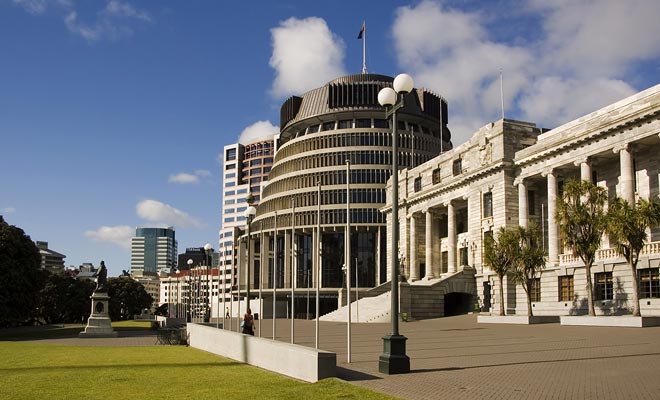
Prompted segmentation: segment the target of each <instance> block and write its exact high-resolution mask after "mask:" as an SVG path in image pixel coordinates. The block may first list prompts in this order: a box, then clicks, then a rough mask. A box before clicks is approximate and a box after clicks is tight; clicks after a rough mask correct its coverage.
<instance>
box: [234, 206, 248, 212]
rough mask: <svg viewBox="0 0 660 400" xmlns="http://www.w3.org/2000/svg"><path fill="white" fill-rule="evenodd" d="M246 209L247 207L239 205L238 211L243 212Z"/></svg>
mask: <svg viewBox="0 0 660 400" xmlns="http://www.w3.org/2000/svg"><path fill="white" fill-rule="evenodd" d="M245 210H247V207H238V208H237V209H236V212H243V211H245Z"/></svg>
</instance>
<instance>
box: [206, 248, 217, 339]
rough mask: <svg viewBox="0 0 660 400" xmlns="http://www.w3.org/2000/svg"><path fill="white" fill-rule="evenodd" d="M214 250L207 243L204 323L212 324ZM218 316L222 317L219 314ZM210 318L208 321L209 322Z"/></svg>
mask: <svg viewBox="0 0 660 400" xmlns="http://www.w3.org/2000/svg"><path fill="white" fill-rule="evenodd" d="M212 250H213V247H211V243H206V244H205V245H204V253H205V254H206V291H205V292H204V293H205V294H204V297H205V298H206V304H204V322H211V310H212V308H213V307H211V305H212V301H213V292H212V290H213V273H212V272H211V262H210V258H211V257H210V254H211V251H212ZM218 315H220V314H219V313H218ZM207 318H208V320H207ZM215 327H216V328H218V327H219V322H218V320H217V319H216V326H215Z"/></svg>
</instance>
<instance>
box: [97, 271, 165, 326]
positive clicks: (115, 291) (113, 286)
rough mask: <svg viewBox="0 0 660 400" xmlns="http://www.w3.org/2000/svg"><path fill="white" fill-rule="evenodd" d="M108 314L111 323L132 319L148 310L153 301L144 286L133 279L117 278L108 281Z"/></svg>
mask: <svg viewBox="0 0 660 400" xmlns="http://www.w3.org/2000/svg"><path fill="white" fill-rule="evenodd" d="M108 286H109V288H108V296H110V304H109V308H110V310H109V312H110V319H112V320H113V321H117V320H122V319H129V318H133V315H135V314H141V313H142V310H143V309H145V308H150V307H151V305H152V303H153V301H154V299H153V297H151V295H150V294H149V293H147V291H146V290H145V289H144V286H142V284H141V283H140V282H138V281H136V280H135V279H133V278H129V277H127V276H119V277H117V278H110V279H108Z"/></svg>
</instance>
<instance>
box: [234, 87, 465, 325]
mask: <svg viewBox="0 0 660 400" xmlns="http://www.w3.org/2000/svg"><path fill="white" fill-rule="evenodd" d="M392 82H393V78H391V77H388V76H383V75H374V74H359V75H348V76H344V77H340V78H337V79H335V80H333V81H331V82H329V83H327V84H326V85H323V86H321V87H319V88H317V89H313V90H311V91H309V92H307V93H305V94H304V95H302V96H293V97H291V98H289V99H288V100H286V101H285V102H284V104H283V105H282V107H281V111H280V135H279V138H278V141H277V143H276V148H277V152H276V154H275V162H274V164H273V167H272V170H271V171H270V174H269V175H268V184H267V185H266V186H265V188H264V190H263V192H262V198H261V203H260V204H259V207H258V208H257V216H256V218H255V219H254V222H253V226H252V229H251V231H252V236H251V246H252V250H253V251H252V252H251V254H252V260H250V262H249V265H250V277H251V279H250V285H251V287H252V288H255V289H257V288H258V287H259V283H261V284H262V289H264V290H266V292H267V293H269V294H268V295H269V296H271V298H272V292H273V290H272V288H273V286H274V285H276V286H277V287H278V288H291V284H292V281H293V285H294V288H295V291H298V292H300V295H301V297H300V298H299V301H300V303H296V307H295V309H296V310H298V312H299V313H301V315H307V310H306V305H307V304H308V302H307V301H306V299H305V298H303V296H306V295H307V293H308V288H310V287H315V284H316V282H317V280H319V281H320V286H321V299H320V301H321V313H322V314H323V313H325V312H327V311H329V310H332V309H335V308H337V306H338V300H339V303H341V299H339V293H340V290H341V288H342V287H343V286H345V283H344V272H343V269H342V267H343V266H344V263H345V260H344V247H345V246H344V235H345V234H346V229H345V228H346V222H347V187H346V185H347V183H348V185H349V190H348V192H349V193H348V199H350V203H351V204H350V225H351V234H350V243H351V259H350V260H349V262H350V265H351V267H352V268H353V269H352V271H355V269H354V268H357V271H358V278H357V284H358V286H359V287H360V288H362V289H367V288H372V287H374V286H377V285H379V284H382V283H384V282H385V281H386V280H387V278H386V254H385V253H386V251H385V249H386V245H387V244H386V242H385V239H386V231H385V217H384V215H383V214H382V213H381V211H380V208H381V207H383V206H384V205H385V185H386V182H387V180H388V179H389V177H390V175H391V166H392V128H391V126H390V120H388V119H386V116H385V109H384V108H383V107H381V106H380V105H379V104H378V92H379V91H380V89H382V88H384V87H391V86H392ZM405 100H406V105H405V107H404V108H403V109H401V110H399V111H398V113H397V116H398V122H397V125H398V128H399V129H398V132H399V152H398V157H399V163H400V165H401V167H402V168H406V167H414V166H417V165H419V164H422V163H424V162H426V161H428V160H430V159H432V158H434V157H436V156H437V155H438V154H440V153H441V152H442V151H446V150H449V149H451V147H452V144H451V141H450V138H451V134H450V132H449V129H447V126H446V124H447V122H448V117H447V103H446V102H445V101H444V100H443V99H442V98H441V97H440V96H438V95H436V94H434V93H432V92H429V91H427V90H425V89H414V90H413V91H412V92H411V93H409V94H407V95H406V96H405ZM347 161H348V162H350V165H347ZM347 169H350V171H347ZM319 185H320V191H321V194H320V202H321V204H320V221H319V220H318V219H317V215H318V213H319V212H318V209H317V207H318V205H319V203H318V202H319V195H318V190H319ZM294 207H295V219H294V218H292V216H293V215H294ZM317 224H320V227H321V237H318V236H317V233H316V226H317ZM275 226H277V235H275ZM292 229H295V238H294V239H293V241H292V237H291V236H292V235H291V231H292ZM275 237H276V240H275V241H274V243H273V239H274V238H275ZM319 241H320V242H321V258H322V260H321V265H320V271H321V274H320V276H317V273H316V271H317V270H319V269H318V268H313V266H315V265H317V263H316V262H315V261H314V260H315V257H314V255H315V244H316V243H317V242H319ZM292 242H293V246H292ZM241 246H245V244H244V243H243V242H241ZM275 246H276V247H277V251H276V252H275V251H274V249H275ZM292 247H293V248H292ZM244 249H245V248H244ZM243 253H244V251H241V252H240V253H239V254H240V255H241V257H243ZM275 253H277V268H273V257H274V254H275ZM292 254H293V258H294V261H293V262H292ZM240 264H241V268H244V265H245V264H247V263H246V262H245V260H244V259H243V260H242V261H241V263H240ZM261 265H263V266H264V267H263V275H262V274H261V271H260V270H261V268H260V267H261ZM352 274H354V272H352ZM242 276H245V275H242ZM352 276H353V277H352V279H353V280H355V276H354V275H352ZM260 279H263V280H262V281H261V282H260ZM241 280H243V278H242V277H241ZM243 285H244V282H241V286H243ZM353 285H355V283H353ZM344 292H345V291H344ZM256 293H257V291H256V290H253V291H252V295H256ZM277 295H278V296H282V300H284V299H285V298H286V297H287V296H289V295H290V289H289V290H284V291H278V292H277ZM311 304H314V301H312V302H311ZM312 307H313V306H312Z"/></svg>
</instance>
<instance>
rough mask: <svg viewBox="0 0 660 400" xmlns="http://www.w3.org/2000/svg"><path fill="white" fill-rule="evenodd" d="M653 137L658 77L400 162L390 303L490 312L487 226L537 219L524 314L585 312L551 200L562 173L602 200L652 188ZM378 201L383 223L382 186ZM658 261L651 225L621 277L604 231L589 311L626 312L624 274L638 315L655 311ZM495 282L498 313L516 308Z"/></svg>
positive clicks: (513, 293) (577, 267)
mask: <svg viewBox="0 0 660 400" xmlns="http://www.w3.org/2000/svg"><path fill="white" fill-rule="evenodd" d="M659 135H660V85H658V86H654V87H652V88H650V89H647V90H645V91H643V92H640V93H638V94H636V95H634V96H631V97H629V98H627V99H624V100H621V101H619V102H617V103H614V104H612V105H610V106H607V107H604V108H602V109H600V110H598V111H595V112H593V113H591V114H589V115H586V116H584V117H581V118H578V119H576V120H574V121H571V122H569V123H567V124H565V125H562V126H560V127H558V128H555V129H552V130H544V129H540V128H538V127H536V126H535V125H534V124H531V123H527V122H520V121H514V120H507V119H505V120H500V121H497V122H494V123H491V124H489V125H487V126H484V127H482V128H481V129H479V130H478V131H477V132H476V133H475V134H474V135H473V136H472V138H471V139H470V140H469V141H468V142H466V143H463V144H461V145H459V146H457V147H455V148H453V149H452V150H450V151H447V152H445V153H443V154H441V155H439V156H437V157H435V158H433V159H432V160H430V161H428V162H425V163H424V164H422V165H419V166H416V167H413V168H406V169H403V170H402V171H400V173H399V183H400V188H399V195H400V197H399V199H398V202H399V207H400V212H399V221H398V223H399V227H400V228H399V229H400V242H399V243H398V247H399V255H400V256H399V257H400V264H401V274H402V275H403V276H404V277H405V281H406V282H404V283H402V287H401V303H400V307H401V311H403V312H407V313H408V314H409V316H410V317H412V318H428V317H434V316H441V315H446V314H452V313H456V312H463V311H467V310H470V311H471V310H473V309H474V308H477V307H478V308H480V309H483V310H487V309H491V310H492V311H495V312H497V311H499V310H498V307H499V302H498V301H497V293H498V288H497V287H496V285H497V279H496V276H495V275H494V273H493V272H492V271H490V270H488V269H487V268H485V267H484V265H483V257H482V254H483V253H482V252H483V246H482V244H483V239H484V237H485V236H486V235H493V234H494V232H496V231H497V230H498V229H499V227H502V226H517V225H522V226H526V225H528V224H529V223H530V222H531V221H534V222H535V223H537V224H538V225H539V226H540V227H542V230H543V241H544V243H543V244H544V246H545V249H546V251H547V254H548V257H547V264H546V267H545V269H544V270H543V272H542V273H541V275H540V276H539V277H538V279H537V280H536V281H535V282H534V285H533V290H532V296H533V303H532V307H534V313H535V314H536V315H560V314H575V313H581V312H586V292H585V284H586V278H585V272H584V267H583V265H582V263H581V261H580V260H579V258H576V257H574V256H573V255H572V254H570V253H569V252H568V251H567V250H565V249H564V248H563V246H562V243H561V239H560V237H559V234H558V231H559V229H558V226H557V224H556V222H555V219H554V215H555V208H556V206H555V204H556V199H557V197H558V196H559V195H560V194H561V191H562V186H563V183H564V182H565V181H566V180H567V179H569V178H579V179H586V180H590V181H592V182H594V183H595V184H597V185H599V186H602V187H604V188H606V189H607V191H608V193H609V196H610V198H613V197H614V196H615V195H618V196H620V197H623V198H625V199H627V200H628V201H634V200H635V199H637V198H639V197H643V198H650V197H656V196H658V194H659V193H660V189H659V186H660V185H659V176H660V137H659ZM390 185H391V180H390ZM390 193H391V186H389V187H388V194H390ZM387 200H388V205H386V206H385V207H383V208H382V209H381V210H382V211H383V212H384V213H385V214H386V216H387V232H391V226H392V221H391V213H390V210H391V201H392V199H391V196H390V195H388V199H387ZM388 237H389V233H388ZM387 244H388V246H389V245H396V244H392V243H390V241H389V240H388V241H387ZM387 254H388V260H387V268H388V270H389V269H390V268H391V265H392V260H391V259H390V258H389V254H390V253H389V252H388V253H387ZM659 266H660V230H659V229H653V230H652V232H650V239H649V243H648V244H647V245H646V247H645V249H644V250H643V253H642V258H641V260H640V262H639V265H638V268H639V274H638V276H637V277H632V276H630V272H629V268H628V267H627V265H626V264H625V260H624V259H623V258H622V257H620V256H619V255H618V254H617V253H616V252H615V251H614V250H613V249H611V248H610V246H609V243H608V240H607V238H606V237H605V238H604V240H603V242H602V248H601V249H600V250H599V251H598V253H597V256H596V263H595V265H594V268H593V269H592V273H593V283H594V287H595V291H594V293H595V306H596V312H597V313H600V314H616V313H626V312H628V309H631V308H632V305H631V304H630V299H631V296H630V291H631V290H632V283H631V280H632V279H634V278H636V279H639V281H640V293H639V295H640V303H641V312H642V315H660V278H659ZM504 289H505V306H506V308H507V312H508V313H516V314H520V313H526V311H527V304H526V301H525V294H524V292H523V291H522V289H521V288H517V287H515V286H514V285H512V284H510V283H507V282H506V280H505V288H504Z"/></svg>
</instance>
